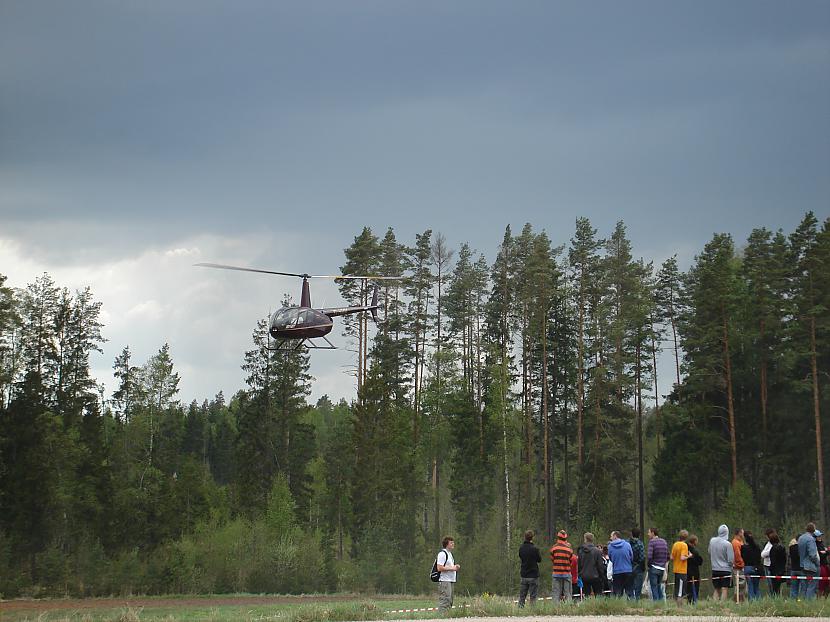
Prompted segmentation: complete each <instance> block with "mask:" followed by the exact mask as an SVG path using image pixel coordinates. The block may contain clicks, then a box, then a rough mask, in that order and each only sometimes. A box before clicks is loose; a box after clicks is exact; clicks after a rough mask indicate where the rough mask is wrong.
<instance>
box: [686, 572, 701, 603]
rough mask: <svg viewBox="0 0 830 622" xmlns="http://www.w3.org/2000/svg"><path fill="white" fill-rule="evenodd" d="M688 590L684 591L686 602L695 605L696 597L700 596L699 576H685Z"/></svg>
mask: <svg viewBox="0 0 830 622" xmlns="http://www.w3.org/2000/svg"><path fill="white" fill-rule="evenodd" d="M686 580H687V581H688V586H689V589H688V590H687V591H686V600H688V601H689V602H690V603H693V604H694V603H696V602H697V598H698V595H699V594H700V575H699V574H689V575H687V576H686Z"/></svg>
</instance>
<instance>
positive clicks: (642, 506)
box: [634, 335, 657, 533]
mask: <svg viewBox="0 0 830 622" xmlns="http://www.w3.org/2000/svg"><path fill="white" fill-rule="evenodd" d="M640 343H641V341H640V338H639V335H638V338H637V368H636V370H635V374H634V375H635V382H636V384H637V490H638V501H639V504H638V505H639V508H640V516H639V518H640V522H639V526H640V532H641V533H644V529H645V485H644V483H643V482H644V480H643V392H642V385H641V383H640V373H641V364H640ZM656 373H657V372H656V371H655V374H656ZM656 384H657V383H656V382H655V386H656Z"/></svg>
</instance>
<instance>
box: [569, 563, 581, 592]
mask: <svg viewBox="0 0 830 622" xmlns="http://www.w3.org/2000/svg"><path fill="white" fill-rule="evenodd" d="M571 592H572V596H573V597H574V598H576V597H579V598H582V579H580V578H579V558H578V557H577V556H576V553H574V554H573V555H571Z"/></svg>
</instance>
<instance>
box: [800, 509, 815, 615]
mask: <svg viewBox="0 0 830 622" xmlns="http://www.w3.org/2000/svg"><path fill="white" fill-rule="evenodd" d="M805 529H806V531H805V533H803V534H801V537H800V538H799V539H798V559H799V560H801V574H802V575H803V576H804V577H805V578H804V579H802V580H801V583H803V584H805V585H802V586H801V587H800V588H799V590H798V595H799V596H801V595H802V594H803V595H804V598H806V599H808V600H812V599H813V598H815V597H816V588H818V581H817V580H816V577H818V575H819V557H818V547H817V546H816V538H815V535H814V534H815V531H816V526H815V524H814V523H807V527H806V528H805Z"/></svg>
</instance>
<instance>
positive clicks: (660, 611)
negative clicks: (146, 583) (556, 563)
mask: <svg viewBox="0 0 830 622" xmlns="http://www.w3.org/2000/svg"><path fill="white" fill-rule="evenodd" d="M188 600H191V601H192V600H193V599H192V598H190V597H188ZM434 604H435V601H434V599H433V598H429V597H422V598H405V597H401V598H399V599H390V600H386V599H384V600H372V599H369V598H356V599H355V600H353V601H344V602H321V603H314V604H292V603H279V604H265V605H262V604H256V605H251V606H235V605H234V606H231V605H225V606H215V607H212V606H209V605H206V606H204V607H200V606H198V605H194V604H193V603H192V602H191V603H190V604H188V605H185V606H182V607H175V606H172V607H171V606H160V607H153V606H147V607H116V608H112V609H104V608H100V609H95V610H85V611H81V610H77V609H76V610H69V609H66V610H52V611H35V610H30V611H3V610H2V609H0V620H1V621H2V622H196V621H199V622H236V621H241V622H266V621H275V622H344V621H347V620H348V621H370V620H395V619H413V618H415V619H419V618H424V619H431V618H438V617H440V616H439V615H438V614H437V612H434V611H430V612H419V613H387V612H389V611H392V610H396V609H413V608H424V607H433V606H434ZM456 604H457V605H459V606H458V607H457V608H456V609H453V610H452V612H451V613H450V616H451V617H453V618H466V617H515V616H549V615H580V616H581V615H595V616H612V615H620V616H622V615H641V616H655V617H657V616H684V617H691V616H721V617H722V616H728V617H744V616H752V617H792V616H801V617H830V601H827V600H825V599H821V598H820V599H817V600H814V601H800V602H799V601H793V600H789V599H774V598H765V599H761V600H759V601H754V602H751V603H741V604H737V603H735V602H729V601H727V602H715V601H711V600H703V601H700V602H699V603H698V604H697V605H695V606H688V605H685V604H684V605H682V606H678V605H676V604H675V603H674V602H672V601H669V602H663V603H654V602H651V601H639V602H637V603H633V602H630V601H626V600H624V599H613V598H594V599H588V600H587V601H586V602H584V603H572V604H565V603H563V604H554V603H552V602H551V601H548V600H541V601H539V602H537V603H536V605H535V606H534V607H529V606H528V607H525V608H524V609H519V608H518V607H517V606H516V605H515V603H514V602H513V600H512V599H510V598H504V597H499V596H482V597H475V598H461V599H456Z"/></svg>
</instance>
